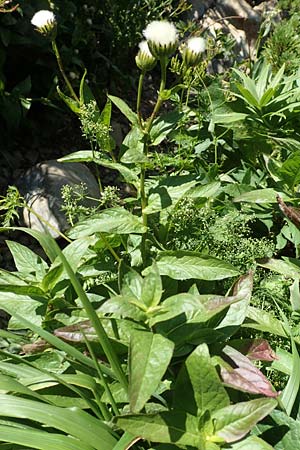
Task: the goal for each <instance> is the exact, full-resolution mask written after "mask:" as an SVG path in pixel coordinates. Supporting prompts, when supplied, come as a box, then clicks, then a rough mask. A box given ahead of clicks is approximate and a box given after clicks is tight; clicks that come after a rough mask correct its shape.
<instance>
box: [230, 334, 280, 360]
mask: <svg viewBox="0 0 300 450" xmlns="http://www.w3.org/2000/svg"><path fill="white" fill-rule="evenodd" d="M230 346H231V347H233V348H235V349H236V350H238V351H239V352H241V353H242V354H243V355H246V356H247V358H249V359H251V360H254V361H275V360H278V359H279V358H278V357H277V356H276V353H275V352H274V351H273V350H272V348H271V347H270V344H269V343H268V341H267V340H266V339H237V340H231V341H230Z"/></svg>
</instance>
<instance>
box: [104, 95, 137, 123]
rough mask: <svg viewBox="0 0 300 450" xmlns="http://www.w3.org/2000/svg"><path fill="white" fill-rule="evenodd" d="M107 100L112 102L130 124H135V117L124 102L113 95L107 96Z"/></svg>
mask: <svg viewBox="0 0 300 450" xmlns="http://www.w3.org/2000/svg"><path fill="white" fill-rule="evenodd" d="M108 98H109V99H110V100H111V101H112V102H113V104H114V105H116V107H117V108H118V109H119V110H120V111H121V113H122V114H124V116H125V117H126V118H127V119H128V120H129V122H131V123H132V124H137V115H136V113H135V112H133V111H132V109H131V108H130V107H129V106H128V105H127V103H126V102H124V100H122V99H121V98H119V97H115V96H114V95H108Z"/></svg>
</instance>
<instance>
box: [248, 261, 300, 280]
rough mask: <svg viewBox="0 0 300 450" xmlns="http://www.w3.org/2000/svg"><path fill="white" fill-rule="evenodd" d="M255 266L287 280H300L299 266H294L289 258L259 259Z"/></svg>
mask: <svg viewBox="0 0 300 450" xmlns="http://www.w3.org/2000/svg"><path fill="white" fill-rule="evenodd" d="M295 262H297V261H295ZM257 264H258V265H259V266H261V267H264V268H265V269H270V270H273V272H277V273H280V274H281V275H283V276H285V277H288V278H294V279H296V280H297V279H299V278H300V266H299V265H297V264H295V263H294V262H293V260H292V259H290V258H286V259H285V260H282V259H275V258H268V259H259V260H257Z"/></svg>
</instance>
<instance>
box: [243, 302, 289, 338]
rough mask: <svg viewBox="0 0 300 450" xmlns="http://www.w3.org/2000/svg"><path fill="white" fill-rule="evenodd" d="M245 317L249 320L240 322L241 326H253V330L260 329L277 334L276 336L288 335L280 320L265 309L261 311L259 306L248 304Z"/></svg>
mask: <svg viewBox="0 0 300 450" xmlns="http://www.w3.org/2000/svg"><path fill="white" fill-rule="evenodd" d="M247 318H248V319H249V320H247V321H246V322H245V323H244V324H242V327H246V328H253V329H254V330H260V331H264V332H267V333H271V334H277V335H278V336H282V337H288V336H287V334H286V331H285V329H284V327H283V325H282V322H281V321H280V320H278V319H276V317H274V316H273V315H272V314H271V313H269V312H267V311H263V310H262V309H260V308H259V309H258V308H255V307H254V306H249V307H248V311H247Z"/></svg>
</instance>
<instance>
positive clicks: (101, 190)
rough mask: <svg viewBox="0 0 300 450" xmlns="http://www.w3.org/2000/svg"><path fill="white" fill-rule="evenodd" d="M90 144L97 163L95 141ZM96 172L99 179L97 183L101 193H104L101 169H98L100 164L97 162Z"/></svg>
mask: <svg viewBox="0 0 300 450" xmlns="http://www.w3.org/2000/svg"><path fill="white" fill-rule="evenodd" d="M90 144H91V149H92V155H93V160H94V161H95V160H96V154H95V149H94V144H93V141H90ZM95 170H96V177H97V181H98V186H99V191H100V192H101V193H102V192H103V186H102V183H101V177H100V172H99V167H98V164H97V163H96V162H95Z"/></svg>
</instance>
